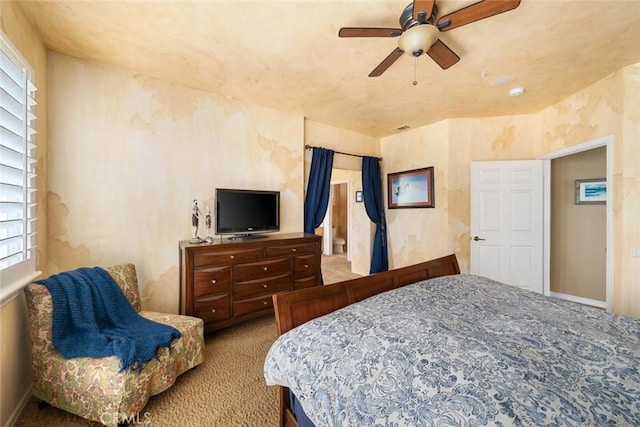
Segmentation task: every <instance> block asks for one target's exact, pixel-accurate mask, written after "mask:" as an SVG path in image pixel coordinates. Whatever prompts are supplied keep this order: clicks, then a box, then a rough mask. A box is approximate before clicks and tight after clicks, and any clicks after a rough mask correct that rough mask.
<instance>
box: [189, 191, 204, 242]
mask: <svg viewBox="0 0 640 427" xmlns="http://www.w3.org/2000/svg"><path fill="white" fill-rule="evenodd" d="M200 215H201V212H200V208H199V207H198V201H197V200H196V199H193V208H192V209H191V225H192V226H193V238H192V239H191V243H202V239H201V238H199V237H198V223H199V221H200Z"/></svg>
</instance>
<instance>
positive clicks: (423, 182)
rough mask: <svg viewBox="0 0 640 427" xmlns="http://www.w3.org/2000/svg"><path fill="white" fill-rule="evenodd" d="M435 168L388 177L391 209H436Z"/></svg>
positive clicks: (414, 170)
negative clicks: (434, 191) (434, 192)
mask: <svg viewBox="0 0 640 427" xmlns="http://www.w3.org/2000/svg"><path fill="white" fill-rule="evenodd" d="M433 187H434V185H433V166H429V167H428V168H423V169H413V170H409V171H404V172H394V173H390V174H388V175H387V197H388V206H389V209H398V208H435V207H436V202H435V200H434V195H433Z"/></svg>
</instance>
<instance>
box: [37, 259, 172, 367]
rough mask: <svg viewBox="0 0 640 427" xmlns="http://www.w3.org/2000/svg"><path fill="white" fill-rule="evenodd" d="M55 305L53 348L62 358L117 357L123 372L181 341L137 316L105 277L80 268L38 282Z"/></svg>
mask: <svg viewBox="0 0 640 427" xmlns="http://www.w3.org/2000/svg"><path fill="white" fill-rule="evenodd" d="M37 283H41V284H43V285H45V286H46V287H47V289H48V290H49V293H50V294H51V299H52V302H53V319H52V323H53V332H52V333H53V345H54V346H55V348H56V349H57V350H58V351H59V352H60V353H62V355H63V356H64V357H66V358H74V357H106V356H113V355H115V356H118V357H119V358H120V367H121V370H123V371H124V370H128V369H131V368H136V369H138V371H140V370H141V369H142V364H143V363H145V362H148V361H149V360H151V359H152V358H153V357H156V356H157V354H158V349H159V348H160V347H169V346H170V345H171V341H172V340H173V339H174V338H178V337H180V336H181V334H180V332H179V331H178V330H177V329H175V328H174V327H172V326H169V325H165V324H162V323H158V322H154V321H152V320H149V319H146V318H144V317H142V316H140V315H139V314H138V313H137V312H136V311H135V310H134V309H133V307H132V306H131V303H129V301H128V300H127V298H126V297H125V296H124V294H123V293H122V290H121V289H120V288H119V287H118V284H117V283H116V282H115V281H114V280H113V278H112V277H111V275H109V273H108V272H107V271H106V270H104V269H102V268H100V267H93V268H79V269H77V270H73V271H68V272H64V273H59V274H56V275H53V276H51V277H49V278H47V279H44V280H40V281H38V282H37Z"/></svg>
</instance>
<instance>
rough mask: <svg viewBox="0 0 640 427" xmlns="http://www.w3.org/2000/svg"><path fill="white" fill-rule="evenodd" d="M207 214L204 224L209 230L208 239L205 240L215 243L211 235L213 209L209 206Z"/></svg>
mask: <svg viewBox="0 0 640 427" xmlns="http://www.w3.org/2000/svg"><path fill="white" fill-rule="evenodd" d="M206 212H207V213H206V214H205V215H204V224H205V227H206V228H207V237H206V238H205V239H204V241H205V242H207V243H213V236H212V235H211V209H209V206H207V211H206Z"/></svg>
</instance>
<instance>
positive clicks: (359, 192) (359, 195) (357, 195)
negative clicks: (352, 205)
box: [356, 190, 362, 203]
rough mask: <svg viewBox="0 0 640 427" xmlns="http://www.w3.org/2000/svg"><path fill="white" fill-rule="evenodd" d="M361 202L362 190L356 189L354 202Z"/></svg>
mask: <svg viewBox="0 0 640 427" xmlns="http://www.w3.org/2000/svg"><path fill="white" fill-rule="evenodd" d="M360 202H362V191H359V190H358V191H356V203H360Z"/></svg>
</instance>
